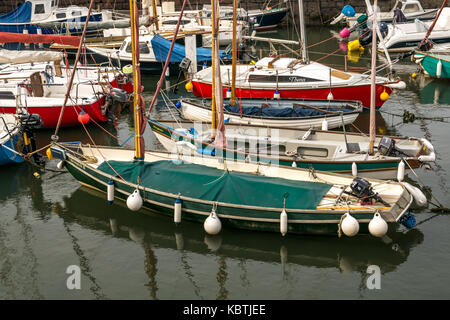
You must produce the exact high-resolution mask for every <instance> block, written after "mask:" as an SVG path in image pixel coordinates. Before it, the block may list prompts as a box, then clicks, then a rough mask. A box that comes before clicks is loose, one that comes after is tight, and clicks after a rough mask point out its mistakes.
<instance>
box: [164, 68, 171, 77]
mask: <svg viewBox="0 0 450 320" xmlns="http://www.w3.org/2000/svg"><path fill="white" fill-rule="evenodd" d="M165 76H166V79H168V78H169V77H170V70H169V68H167V69H166V74H165Z"/></svg>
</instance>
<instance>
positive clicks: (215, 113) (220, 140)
mask: <svg viewBox="0 0 450 320" xmlns="http://www.w3.org/2000/svg"><path fill="white" fill-rule="evenodd" d="M211 7H212V12H211V13H212V14H211V18H212V24H211V27H212V28H211V30H212V41H211V42H212V72H213V73H212V101H211V111H212V121H211V122H212V124H211V125H212V126H211V127H212V128H211V131H212V134H211V138H212V139H214V144H215V145H216V146H218V147H224V146H225V145H226V139H225V123H224V116H223V90H222V81H221V75H220V73H221V72H220V61H219V45H218V43H217V38H218V34H219V27H220V14H219V4H218V1H217V0H211Z"/></svg>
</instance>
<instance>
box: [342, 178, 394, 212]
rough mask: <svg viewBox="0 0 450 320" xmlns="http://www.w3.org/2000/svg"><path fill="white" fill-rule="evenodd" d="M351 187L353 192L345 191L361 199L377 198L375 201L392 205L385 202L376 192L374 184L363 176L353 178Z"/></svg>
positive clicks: (366, 200)
mask: <svg viewBox="0 0 450 320" xmlns="http://www.w3.org/2000/svg"><path fill="white" fill-rule="evenodd" d="M350 189H352V192H351V193H349V192H345V193H347V194H351V195H353V196H355V197H357V198H359V199H361V200H362V201H364V202H368V201H372V200H375V202H380V203H382V204H384V205H385V206H388V207H389V206H390V204H389V203H387V202H385V201H384V200H383V199H381V197H380V196H379V195H378V193H375V192H374V191H373V189H372V185H371V184H370V182H369V181H367V180H366V179H363V178H359V177H356V178H355V179H353V181H352V183H351V184H350Z"/></svg>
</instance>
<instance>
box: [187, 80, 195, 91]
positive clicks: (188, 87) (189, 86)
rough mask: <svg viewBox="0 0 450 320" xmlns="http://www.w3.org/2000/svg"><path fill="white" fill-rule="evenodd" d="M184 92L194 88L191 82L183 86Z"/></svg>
mask: <svg viewBox="0 0 450 320" xmlns="http://www.w3.org/2000/svg"><path fill="white" fill-rule="evenodd" d="M185 88H186V91H192V88H194V86H193V85H192V82H190V81H189V82H188V83H186V85H185Z"/></svg>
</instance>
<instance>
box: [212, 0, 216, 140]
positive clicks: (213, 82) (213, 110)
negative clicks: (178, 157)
mask: <svg viewBox="0 0 450 320" xmlns="http://www.w3.org/2000/svg"><path fill="white" fill-rule="evenodd" d="M216 37H217V34H216V1H215V0H211V58H212V59H211V61H212V64H211V68H212V70H211V71H212V77H211V139H212V140H214V139H215V138H216V128H217V109H216V94H215V93H216V59H215V58H216V48H215V46H216Z"/></svg>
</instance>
